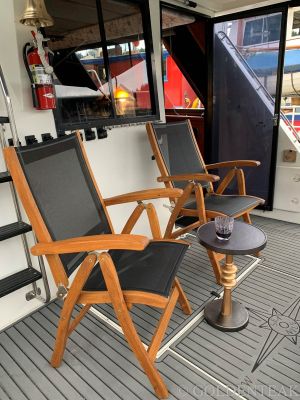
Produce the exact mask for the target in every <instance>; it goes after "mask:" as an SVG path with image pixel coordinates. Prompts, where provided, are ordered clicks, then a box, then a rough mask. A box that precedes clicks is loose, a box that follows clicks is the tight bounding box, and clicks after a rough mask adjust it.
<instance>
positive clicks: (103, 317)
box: [90, 307, 124, 335]
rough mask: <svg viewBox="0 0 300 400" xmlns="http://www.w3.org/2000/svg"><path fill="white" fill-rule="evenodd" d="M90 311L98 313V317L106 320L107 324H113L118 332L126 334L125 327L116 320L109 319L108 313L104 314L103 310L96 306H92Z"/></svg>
mask: <svg viewBox="0 0 300 400" xmlns="http://www.w3.org/2000/svg"><path fill="white" fill-rule="evenodd" d="M90 312H91V313H92V314H94V315H96V316H97V317H98V318H100V319H102V321H104V322H106V323H107V325H109V326H111V327H112V328H114V329H115V330H116V331H118V332H120V333H122V335H124V332H123V329H122V328H121V327H120V326H119V325H118V324H116V323H115V322H114V321H112V320H111V319H109V318H108V317H107V316H106V315H104V314H102V312H100V311H98V310H96V309H95V308H94V307H91V308H90Z"/></svg>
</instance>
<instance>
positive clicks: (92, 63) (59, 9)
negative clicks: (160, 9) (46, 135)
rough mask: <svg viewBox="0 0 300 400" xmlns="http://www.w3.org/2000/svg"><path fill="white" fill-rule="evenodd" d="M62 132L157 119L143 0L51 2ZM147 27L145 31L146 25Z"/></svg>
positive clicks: (58, 120) (52, 46)
mask: <svg viewBox="0 0 300 400" xmlns="http://www.w3.org/2000/svg"><path fill="white" fill-rule="evenodd" d="M46 6H47V9H48V12H49V14H50V15H51V16H52V17H53V19H54V26H53V27H49V28H46V30H45V34H46V36H47V37H49V38H50V41H49V44H48V45H49V48H50V49H51V50H52V51H53V56H52V57H53V59H52V65H53V67H54V73H55V76H54V83H55V89H56V95H57V103H58V104H57V109H56V110H55V120H56V124H57V128H58V130H59V131H65V130H72V129H77V128H79V129H80V128H86V127H98V126H103V125H104V126H108V125H115V124H121V123H127V122H139V121H146V120H149V119H155V118H157V114H158V106H157V96H156V92H155V91H154V85H153V78H152V67H151V65H152V63H151V56H152V51H153V50H152V39H151V30H150V26H149V25H150V24H144V21H145V20H146V19H147V20H149V19H150V16H149V8H148V6H147V4H145V2H144V1H141V0H125V1H124V0H76V2H72V5H71V2H70V1H68V0H46ZM144 27H145V29H144Z"/></svg>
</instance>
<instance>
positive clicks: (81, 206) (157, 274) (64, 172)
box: [5, 134, 188, 398]
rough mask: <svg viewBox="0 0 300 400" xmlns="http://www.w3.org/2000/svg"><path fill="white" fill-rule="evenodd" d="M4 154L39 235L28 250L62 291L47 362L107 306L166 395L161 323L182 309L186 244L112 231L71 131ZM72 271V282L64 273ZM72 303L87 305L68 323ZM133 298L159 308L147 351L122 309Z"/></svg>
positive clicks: (57, 361) (58, 356) (54, 362)
mask: <svg viewBox="0 0 300 400" xmlns="http://www.w3.org/2000/svg"><path fill="white" fill-rule="evenodd" d="M5 157H6V161H7V164H8V168H9V170H10V173H11V175H12V177H13V180H14V183H15V186H16V189H17V191H18V194H19V196H20V198H21V200H22V203H23V205H24V208H25V211H26V213H27V215H28V217H29V220H30V222H31V224H32V226H33V230H34V231H35V233H36V235H37V238H38V242H39V243H38V244H37V245H35V246H34V247H33V249H32V252H33V254H35V255H46V257H47V260H48V262H49V265H50V268H51V271H52V273H53V277H54V280H55V282H56V284H57V286H58V288H59V289H60V290H61V288H62V287H63V288H64V290H65V291H66V293H67V296H66V297H65V301H64V307H63V310H62V314H61V319H60V322H59V327H58V333H57V338H56V344H55V349H54V353H53V357H52V360H51V363H52V365H53V366H54V367H58V366H59V365H60V363H61V360H62V357H63V352H64V348H65V345H66V340H67V337H68V335H69V334H70V333H71V332H72V330H73V329H74V328H75V327H76V325H77V324H78V323H79V321H80V320H81V318H82V317H83V316H84V314H85V313H86V312H87V311H88V309H89V308H90V306H91V305H92V304H93V303H112V305H113V307H114V309H115V311H116V314H117V317H118V319H119V322H120V325H121V327H122V329H123V331H124V334H125V336H126V338H127V340H128V342H129V344H130V346H131V348H132V349H133V351H134V352H135V354H136V356H137V358H138V359H139V361H140V363H141V365H142V366H143V368H144V370H145V372H146V373H147V375H148V377H149V379H150V381H151V383H152V385H153V387H154V389H155V391H156V393H157V395H158V396H159V397H161V398H165V397H167V389H166V387H165V385H164V382H163V381H162V378H161V377H160V375H159V374H158V372H157V370H156V368H155V366H154V360H155V356H156V352H157V350H158V348H159V344H160V342H161V340H162V339H163V336H164V333H165V329H166V326H165V321H169V319H170V317H171V314H172V311H173V309H174V307H175V305H176V302H177V301H179V302H180V304H181V305H182V307H183V309H184V306H187V304H184V303H185V302H187V300H186V298H185V297H184V295H183V292H182V289H181V287H180V284H179V282H178V280H177V279H176V278H175V275H176V272H177V270H178V267H179V265H180V263H181V260H182V258H183V256H184V254H185V252H186V250H187V248H188V244H187V243H186V242H183V241H175V240H153V241H149V240H148V239H147V238H146V237H144V236H140V235H129V234H121V235H115V234H114V232H113V228H112V225H111V222H110V219H109V216H108V214H107V211H106V207H105V202H104V200H103V199H102V197H101V195H100V193H99V190H98V188H97V186H96V184H95V180H94V177H93V175H92V173H91V170H90V166H89V164H88V161H87V158H86V154H85V152H84V149H83V145H82V142H81V140H80V137H79V136H78V135H77V134H71V135H68V136H65V137H63V138H59V139H55V140H52V141H49V142H47V143H43V144H36V145H32V146H26V147H19V148H16V149H14V148H7V149H5ZM157 190H159V191H160V192H161V190H160V189H155V190H154V192H155V193H156V191H157ZM163 190H165V189H163ZM179 192H180V193H181V191H179ZM136 193H139V192H136ZM162 194H163V193H162V192H161V193H160V195H159V197H161V196H162ZM177 194H178V193H177ZM149 198H151V196H150V195H149ZM143 199H145V195H144V197H143ZM137 200H138V199H137ZM97 250H98V251H99V250H101V251H102V250H105V251H104V252H102V253H100V254H98V253H95V252H94V251H97ZM91 251H92V253H91ZM75 270H77V271H76V275H75V278H74V280H73V283H72V285H70V284H69V280H68V277H69V276H70V275H71V274H72V273H73V272H74V273H75ZM76 303H78V304H85V305H84V307H83V308H82V310H81V312H80V313H79V316H78V317H76V318H75V320H73V322H71V314H72V310H73V308H74V306H75V304H76ZM135 303H138V304H148V305H151V306H156V307H160V308H162V309H163V314H162V318H161V321H160V323H159V325H158V328H157V330H156V333H155V335H154V337H153V340H152V342H151V344H150V346H149V348H148V351H146V350H145V348H144V347H143V345H142V343H141V341H140V339H139V337H138V336H137V333H136V330H135V328H134V326H133V323H132V320H131V317H130V314H129V312H128V309H129V308H130V307H131V306H132V304H135ZM162 322H163V323H162Z"/></svg>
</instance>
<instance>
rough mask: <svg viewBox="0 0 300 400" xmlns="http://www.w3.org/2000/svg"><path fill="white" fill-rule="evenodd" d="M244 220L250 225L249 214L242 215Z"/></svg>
mask: <svg viewBox="0 0 300 400" xmlns="http://www.w3.org/2000/svg"><path fill="white" fill-rule="evenodd" d="M242 217H243V220H244V222H246V223H247V224H250V225H252V221H251V218H250V214H249V213H245V214H243V215H242Z"/></svg>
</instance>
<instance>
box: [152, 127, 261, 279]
mask: <svg viewBox="0 0 300 400" xmlns="http://www.w3.org/2000/svg"><path fill="white" fill-rule="evenodd" d="M147 133H148V137H149V141H150V144H151V147H152V150H153V153H154V156H155V159H156V162H157V164H158V168H159V170H160V173H161V176H160V177H159V178H158V181H159V182H164V183H165V186H166V187H167V188H181V189H184V193H183V195H182V197H181V198H179V199H172V198H170V201H171V204H172V205H173V214H172V217H171V218H170V221H169V224H168V227H167V230H166V233H165V237H171V238H175V237H178V236H180V235H181V234H183V233H186V232H189V231H190V230H192V229H195V228H197V227H198V226H200V225H201V224H203V223H205V222H207V220H208V219H210V218H214V217H216V216H217V215H227V216H231V217H235V218H237V217H243V219H244V220H245V221H246V222H248V223H251V220H250V216H249V212H250V211H251V210H253V209H254V208H255V207H257V206H258V205H259V204H263V203H264V200H263V199H260V198H258V197H254V196H248V195H246V188H245V178H244V173H243V170H242V169H241V168H240V167H254V166H259V165H260V163H259V162H258V161H252V160H237V161H228V162H221V163H215V164H210V165H205V163H204V161H203V158H202V156H201V153H200V151H199V148H198V145H197V142H196V139H195V137H194V133H193V130H192V127H191V124H190V121H189V120H186V121H180V122H172V123H155V124H154V123H148V124H147ZM220 168H229V171H228V173H227V174H226V175H225V177H224V179H223V180H222V181H221V183H220V184H219V185H218V187H217V189H216V190H214V187H213V182H216V181H218V180H219V179H220V178H219V177H218V176H216V175H212V174H209V173H208V170H210V169H213V170H216V169H220ZM234 178H236V179H237V183H238V193H237V194H233V195H232V194H230V195H225V194H223V193H224V191H225V189H226V188H227V187H228V185H229V184H230V183H231V182H232V180H233V179H234ZM180 217H181V219H183V217H184V218H185V219H186V220H188V225H187V226H186V227H184V228H181V229H177V230H175V231H174V230H173V228H174V223H175V222H176V220H177V219H178V218H180ZM186 217H188V218H186ZM209 256H210V259H211V261H212V264H213V267H214V271H215V275H216V278H217V281H219V278H220V268H219V263H218V260H216V258H215V256H214V254H213V253H212V252H209Z"/></svg>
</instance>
